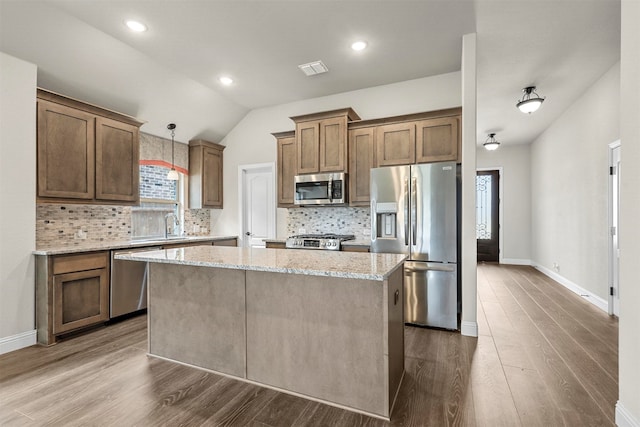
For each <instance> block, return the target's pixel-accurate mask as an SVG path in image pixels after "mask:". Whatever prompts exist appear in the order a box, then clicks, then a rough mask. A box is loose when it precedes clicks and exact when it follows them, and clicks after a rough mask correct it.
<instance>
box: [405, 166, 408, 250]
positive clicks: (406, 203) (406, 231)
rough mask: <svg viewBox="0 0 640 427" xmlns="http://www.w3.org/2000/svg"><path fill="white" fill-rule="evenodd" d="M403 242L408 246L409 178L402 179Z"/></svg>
mask: <svg viewBox="0 0 640 427" xmlns="http://www.w3.org/2000/svg"><path fill="white" fill-rule="evenodd" d="M404 210H405V212H404V244H405V246H409V178H405V180H404Z"/></svg>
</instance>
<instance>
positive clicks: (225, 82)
mask: <svg viewBox="0 0 640 427" xmlns="http://www.w3.org/2000/svg"><path fill="white" fill-rule="evenodd" d="M218 80H219V81H220V83H222V84H223V85H225V86H230V85H231V83H233V79H232V78H231V77H227V76H224V77H220V78H219V79H218Z"/></svg>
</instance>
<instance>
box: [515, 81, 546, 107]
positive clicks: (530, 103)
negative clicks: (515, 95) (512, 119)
mask: <svg viewBox="0 0 640 427" xmlns="http://www.w3.org/2000/svg"><path fill="white" fill-rule="evenodd" d="M535 90H536V87H535V86H528V87H525V88H524V89H522V91H523V92H524V95H523V96H522V99H521V100H520V101H518V103H517V104H516V107H518V109H519V110H520V111H522V112H523V113H527V114H531V113H533V112H535V111H538V108H540V106H541V105H542V103H543V102H544V98H541V97H540V96H539V95H538V94H537V93H536V92H535ZM531 94H533V95H534V96H533V97H531Z"/></svg>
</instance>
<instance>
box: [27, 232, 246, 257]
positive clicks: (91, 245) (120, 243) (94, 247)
mask: <svg viewBox="0 0 640 427" xmlns="http://www.w3.org/2000/svg"><path fill="white" fill-rule="evenodd" d="M237 238H238V236H185V237H179V238H170V239H153V240H112V241H104V242H95V241H88V242H87V241H83V240H78V241H77V242H78V243H77V244H74V245H65V246H60V245H57V246H56V245H48V246H42V247H38V249H36V250H35V251H33V254H34V255H64V254H73V253H79V252H92V251H106V250H111V249H134V248H144V247H145V246H161V245H173V244H177V243H191V242H206V241H215V240H228V239H237Z"/></svg>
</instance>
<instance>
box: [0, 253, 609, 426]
mask: <svg viewBox="0 0 640 427" xmlns="http://www.w3.org/2000/svg"><path fill="white" fill-rule="evenodd" d="M478 294H479V295H478V324H479V337H478V338H470V337H463V336H461V335H460V334H458V333H452V332H445V331H437V330H430V329H422V328H415V327H407V328H406V329H405V335H406V340H405V341H406V343H405V346H406V349H405V356H406V359H405V369H406V373H405V378H404V381H403V384H402V387H401V390H400V393H399V397H398V402H397V403H396V407H395V410H394V412H393V414H392V418H391V422H385V421H382V420H379V419H375V418H370V417H367V416H364V415H360V414H356V413H352V412H349V411H345V410H341V409H338V408H334V407H331V406H328V405H324V404H320V403H317V402H311V401H308V400H305V399H302V398H299V397H294V396H290V395H287V394H283V393H279V392H276V391H273V390H270V389H266V388H263V387H258V386H255V385H251V384H247V383H243V382H240V381H236V380H232V379H229V378H226V377H221V376H218V375H214V374H210V373H206V372H202V371H199V370H197V369H192V368H188V367H185V366H181V365H177V364H174V363H170V362H165V361H162V360H158V359H154V358H148V357H147V356H146V345H147V343H146V335H147V333H146V317H145V316H139V317H136V318H132V319H129V320H126V321H123V322H120V323H116V324H113V325H110V326H109V327H106V328H101V329H97V330H95V331H92V332H90V333H87V334H84V335H81V336H77V337H75V338H72V339H69V340H66V341H63V342H61V343H59V344H57V345H55V346H53V347H49V348H45V347H37V346H34V347H29V348H26V349H22V350H18V351H15V352H12V353H8V354H5V355H0V426H44V425H47V426H134V425H135V426H160V425H166V426H179V425H180V426H200V425H203V426H204V425H206V426H209V425H216V426H218V425H219V426H262V427H265V426H266V427H269V426H271V427H280V426H283V427H285V426H348V427H352V426H389V425H391V426H449V425H455V426H527V427H528V426H613V425H614V421H613V420H614V405H615V403H616V400H617V396H618V376H617V375H618V365H617V360H618V342H617V338H618V323H617V320H616V319H615V318H612V317H609V316H607V315H606V314H605V313H603V312H602V311H600V310H598V309H597V308H595V307H593V306H592V305H591V304H589V303H588V302H586V301H584V300H583V299H581V298H580V297H579V296H577V295H575V294H573V293H571V292H569V291H568V290H566V289H564V288H563V287H561V286H560V285H558V284H557V283H555V282H553V281H552V280H551V279H549V278H547V277H546V276H544V275H542V274H541V273H539V272H537V271H536V270H534V269H533V268H531V267H520V266H498V265H492V264H481V265H479V266H478Z"/></svg>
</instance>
